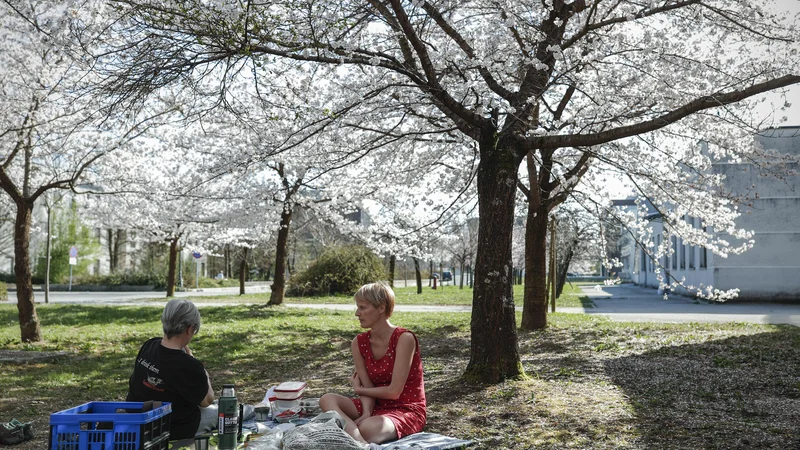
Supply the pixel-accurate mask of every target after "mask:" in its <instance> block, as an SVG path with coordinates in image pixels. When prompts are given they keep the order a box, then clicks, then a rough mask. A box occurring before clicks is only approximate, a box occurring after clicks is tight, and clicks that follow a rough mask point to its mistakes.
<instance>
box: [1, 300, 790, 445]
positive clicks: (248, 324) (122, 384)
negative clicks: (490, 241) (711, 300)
mask: <svg viewBox="0 0 800 450" xmlns="http://www.w3.org/2000/svg"><path fill="white" fill-rule="evenodd" d="M37 310H38V312H39V315H40V318H41V321H42V324H43V332H44V336H45V339H46V340H45V342H43V343H40V344H35V345H30V344H28V345H22V344H19V343H18V339H19V327H18V324H17V311H16V307H15V306H14V305H0V349H24V350H40V351H44V350H60V351H68V352H70V355H71V356H68V357H63V358H61V359H59V360H56V361H52V362H44V363H29V364H27V365H14V364H2V365H0V392H2V396H1V398H0V419H2V420H3V421H7V420H10V419H11V418H13V417H15V418H17V419H20V420H22V421H32V422H33V423H34V431H35V432H36V436H37V437H36V439H35V440H34V441H31V442H27V443H24V444H20V445H17V446H15V447H14V448H16V449H19V450H34V449H36V450H41V449H45V448H47V431H48V423H49V414H50V413H52V412H54V411H58V410H62V409H65V408H68V407H72V406H75V405H77V404H80V403H84V402H87V401H92V400H102V401H118V400H122V399H123V398H124V396H125V393H126V390H127V378H128V376H129V374H130V371H131V369H132V367H133V359H134V357H135V355H136V352H137V350H138V347H139V345H140V344H141V343H142V342H143V341H144V340H146V339H147V338H149V337H152V336H157V335H160V321H159V317H160V313H161V311H160V309H159V308H153V307H149V306H142V307H107V306H85V305H52V304H51V305H38V307H37ZM201 314H202V316H203V327H202V329H201V330H200V333H199V334H198V335H197V337H196V339H195V341H194V344H193V345H192V348H193V351H194V352H195V354H196V355H197V356H198V357H199V358H200V359H201V360H203V361H204V362H205V364H206V366H207V367H208V369H209V372H210V374H211V377H212V380H213V383H214V385H215V387H217V388H219V387H221V385H222V384H223V383H236V387H237V393H238V395H239V398H240V400H241V401H245V402H256V401H258V400H260V399H261V398H262V397H263V395H264V392H265V391H266V388H267V387H268V386H271V385H273V384H275V383H278V382H280V381H287V380H304V381H306V382H308V385H309V392H308V394H307V395H308V396H310V397H318V396H320V395H321V394H323V393H324V392H329V391H334V392H340V393H343V394H349V392H350V389H349V383H348V376H349V374H350V373H351V372H352V363H351V360H350V355H349V342H350V340H351V339H352V338H353V336H354V335H355V334H356V333H358V332H359V331H360V330H359V328H358V324H357V322H356V321H355V320H354V318H353V317H352V314H351V313H350V312H346V311H339V312H337V311H328V310H311V309H295V308H286V307H273V308H269V307H266V306H264V305H229V306H225V307H216V306H207V307H204V308H202V309H201ZM392 319H393V320H392V321H393V322H394V323H395V324H397V325H402V326H405V327H407V328H410V329H412V330H414V331H416V332H417V334H418V336H419V339H420V346H421V348H422V356H423V365H424V368H425V383H426V391H427V394H428V424H427V427H426V429H427V430H428V431H432V432H439V433H443V434H448V435H452V436H457V437H461V438H469V439H473V440H475V441H476V442H477V446H476V448H480V449H531V448H536V449H550V448H552V449H562V448H585V449H590V448H591V449H618V448H623V449H677V448H680V449H698V448H720V449H732V448H742V449H744V448H775V449H790V448H798V446H800V432H799V431H798V423H800V378H798V376H799V375H800V329H798V328H796V327H791V326H766V325H744V324H722V325H720V324H702V325H699V324H653V323H616V322H611V321H609V320H606V319H604V318H601V317H597V316H589V315H577V314H576V315H571V314H554V315H551V316H550V319H551V320H550V327H549V328H548V329H546V330H543V331H537V332H521V333H520V337H519V348H520V354H521V358H522V361H523V365H524V367H525V370H526V372H527V373H528V377H527V379H524V380H518V381H508V382H506V383H503V384H499V385H492V386H481V385H468V384H465V383H463V382H462V381H461V380H460V379H459V376H460V374H461V373H462V372H463V370H464V368H465V367H466V364H467V362H468V359H469V323H470V314H469V313H403V312H398V313H396V314H395V315H394V316H393V318H392Z"/></svg>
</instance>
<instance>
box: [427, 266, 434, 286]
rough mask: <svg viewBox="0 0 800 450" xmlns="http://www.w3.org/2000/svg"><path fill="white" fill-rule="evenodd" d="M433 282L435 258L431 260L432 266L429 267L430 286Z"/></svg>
mask: <svg viewBox="0 0 800 450" xmlns="http://www.w3.org/2000/svg"><path fill="white" fill-rule="evenodd" d="M432 283H433V260H431V264H430V268H429V269H428V287H431V284H432Z"/></svg>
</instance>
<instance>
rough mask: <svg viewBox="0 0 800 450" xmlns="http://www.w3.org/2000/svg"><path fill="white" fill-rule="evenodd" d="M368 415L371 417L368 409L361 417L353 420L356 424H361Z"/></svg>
mask: <svg viewBox="0 0 800 450" xmlns="http://www.w3.org/2000/svg"><path fill="white" fill-rule="evenodd" d="M368 417H370V414H367V413H366V411H365V412H364V414H363V415H362V416H361V417H359V418H358V419H356V420H354V421H353V422H354V423H355V424H356V426H358V425H359V424H361V422H363V421H364V419H366V418H368Z"/></svg>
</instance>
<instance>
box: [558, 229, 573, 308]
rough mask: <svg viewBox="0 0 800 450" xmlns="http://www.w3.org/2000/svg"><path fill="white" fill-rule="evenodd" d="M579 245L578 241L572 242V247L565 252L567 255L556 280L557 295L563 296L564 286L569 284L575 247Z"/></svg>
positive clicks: (559, 266)
mask: <svg viewBox="0 0 800 450" xmlns="http://www.w3.org/2000/svg"><path fill="white" fill-rule="evenodd" d="M577 245H578V242H577V241H572V245H570V246H569V247H567V249H566V250H565V252H566V253H565V254H564V257H563V261H562V262H561V264H559V265H558V279H557V280H556V281H557V282H556V295H557V296H559V297H560V296H561V293H562V292H564V284H565V283H566V282H567V272H568V271H569V265H570V263H571V262H572V257H573V256H574V254H575V246H577Z"/></svg>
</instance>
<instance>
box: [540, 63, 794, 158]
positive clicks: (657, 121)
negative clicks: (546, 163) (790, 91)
mask: <svg viewBox="0 0 800 450" xmlns="http://www.w3.org/2000/svg"><path fill="white" fill-rule="evenodd" d="M797 83H800V76H798V75H786V76H783V77H780V78H775V79H773V80H769V81H765V82H763V83H759V84H755V85H753V86H750V87H748V88H745V89H742V90H738V91H731V92H725V93H720V94H715V95H708V96H704V97H700V98H697V99H695V100H693V101H691V102H689V103H687V104H685V105H683V106H681V107H679V108H677V109H675V110H672V111H670V112H668V113H666V114H662V115H661V116H658V117H656V118H654V119H651V120H648V121H645V122H641V123H637V124H634V125H628V126H623V127H619V128H614V129H611V130H607V131H603V132H600V133H590V134H584V135H577V134H571V135H563V136H533V137H530V138H528V139H527V140H526V143H527V144H528V145H529V146H530V147H531V148H538V149H556V148H560V147H591V146H594V145H600V144H605V143H606V142H611V141H615V140H617V139H622V138H626V137H631V136H636V135H638V134H644V133H649V132H651V131H655V130H658V129H660V128H663V127H665V126H667V125H670V124H672V123H675V122H677V121H679V120H681V119H683V118H685V117H687V116H690V115H692V114H694V113H697V112H700V111H703V110H706V109H710V108H715V107H719V106H724V105H729V104H731V103H736V102H738V101H741V100H744V99H746V98H748V97H752V96H753V95H757V94H761V93H764V92H767V91H771V90H773V89H778V88H781V87H786V86H791V85H793V84H797Z"/></svg>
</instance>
